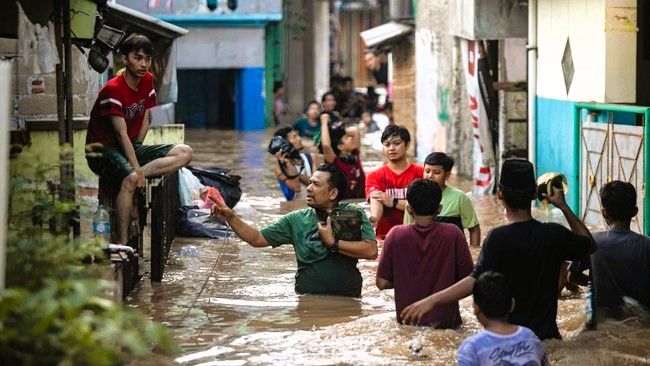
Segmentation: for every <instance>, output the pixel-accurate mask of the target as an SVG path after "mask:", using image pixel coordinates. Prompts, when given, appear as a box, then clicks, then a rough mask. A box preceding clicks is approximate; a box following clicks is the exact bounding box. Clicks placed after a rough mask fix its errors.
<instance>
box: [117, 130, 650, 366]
mask: <svg viewBox="0 0 650 366" xmlns="http://www.w3.org/2000/svg"><path fill="white" fill-rule="evenodd" d="M269 136H270V131H264V132H244V133H241V132H233V131H216V130H200V131H198V130H190V131H187V132H186V142H187V143H188V144H189V145H191V146H192V147H193V149H194V164H197V165H205V166H220V167H225V168H229V169H232V173H233V174H238V175H241V176H242V189H243V191H244V195H243V197H242V200H241V202H240V204H239V205H238V207H237V209H236V211H237V212H239V213H240V216H242V217H243V218H244V219H245V220H247V221H248V222H249V223H251V224H252V225H254V226H256V227H258V228H261V227H262V226H264V225H266V224H268V223H270V222H272V221H274V220H275V219H277V218H278V217H280V216H281V215H282V213H285V212H288V211H290V210H292V209H295V208H301V207H304V202H298V203H293V202H292V203H291V204H288V203H287V202H282V201H283V198H282V193H281V192H280V191H279V188H278V184H277V180H276V179H275V176H274V174H273V172H272V166H273V164H274V161H273V159H272V157H271V156H270V155H268V154H267V153H266V146H267V143H268V139H269ZM364 150H365V152H364V154H365V155H364V168H365V169H366V172H368V171H371V170H372V169H374V168H375V167H377V166H378V165H379V164H381V155H380V153H379V152H378V151H376V150H373V149H371V148H369V147H367V146H366V147H365V149H364ZM452 179H453V181H452V184H454V185H456V186H458V187H460V188H462V189H463V190H465V191H468V190H470V182H468V181H466V180H462V179H458V178H455V177H454V178H452ZM472 200H473V201H474V204H475V207H476V209H477V214H478V216H479V221H480V224H481V228H482V235H483V237H484V236H485V234H486V233H487V231H488V230H489V229H490V228H492V227H494V226H496V225H501V224H503V223H505V218H504V215H503V207H502V206H501V204H500V203H499V202H498V201H497V200H496V199H495V198H494V197H493V196H486V197H472ZM535 215H536V216H537V217H538V218H539V219H540V220H543V221H544V220H550V219H552V220H557V219H558V218H557V215H554V214H553V213H551V214H550V215H548V214H547V212H546V211H539V212H536V214H535ZM189 244H192V245H196V246H197V247H198V250H199V258H200V266H199V270H198V271H195V272H190V271H189V269H187V268H186V267H185V266H184V264H183V263H182V262H181V261H180V257H179V249H180V247H182V246H183V245H189ZM471 252H472V256H473V258H474V259H476V258H477V257H478V249H471ZM358 267H359V270H360V271H361V273H362V276H363V281H364V282H363V290H362V297H361V298H360V299H353V298H342V297H334V296H315V295H302V296H298V295H296V294H295V292H294V290H293V285H294V274H295V271H296V262H295V256H294V253H293V249H292V247H291V246H290V245H284V246H281V247H279V248H276V249H270V248H268V249H255V248H252V247H250V246H249V245H247V244H246V243H243V242H241V241H240V240H238V239H235V238H230V239H222V240H206V239H196V238H177V240H176V241H175V243H174V247H173V248H172V253H171V254H170V260H169V263H168V265H167V269H166V273H165V276H164V278H163V281H162V282H161V283H154V284H151V283H150V281H149V280H148V279H147V278H145V279H143V280H142V281H141V283H140V285H139V287H138V288H137V289H136V291H135V292H134V293H133V294H132V296H131V297H130V298H129V299H128V305H129V306H131V307H136V308H139V309H140V310H142V311H143V312H144V313H146V314H148V315H149V316H151V317H152V318H153V319H154V320H156V321H159V322H162V323H163V324H165V325H166V326H167V327H168V328H169V329H170V331H171V332H172V334H173V335H174V337H175V338H176V339H177V341H178V343H179V344H180V345H181V347H182V348H183V353H182V355H180V357H179V358H177V359H176V361H177V362H179V363H181V364H190V365H248V364H300V365H304V364H308V365H330V364H363V365H396V364H427V365H451V364H455V363H456V350H457V348H458V346H459V345H460V343H461V342H462V340H463V339H464V338H466V337H468V336H470V335H472V334H474V333H475V332H477V331H478V330H480V329H481V326H480V324H478V322H477V321H476V318H475V317H474V315H473V313H472V306H471V297H469V298H466V299H464V300H462V301H461V302H460V307H461V316H462V318H463V322H464V323H463V325H462V326H461V327H460V329H458V330H435V329H427V328H423V327H413V326H403V325H399V324H398V323H397V322H396V321H395V306H394V302H393V292H392V290H390V291H379V290H378V289H377V288H376V287H375V285H374V277H375V270H376V267H377V262H376V261H366V260H360V261H359V264H358ZM583 297H584V293H580V294H572V293H570V292H566V290H565V292H564V293H563V294H562V296H561V298H560V300H559V309H558V318H557V321H558V325H559V328H560V332H561V333H562V337H563V338H564V340H563V341H546V342H544V346H545V348H546V350H547V352H548V355H549V359H550V361H551V363H552V364H557V365H647V364H650V317H648V316H647V315H643V314H641V315H639V316H634V317H631V318H629V319H627V320H625V321H613V320H608V321H605V322H603V323H601V324H600V326H599V328H598V330H596V331H585V330H583V328H584V322H585V319H586V316H585V315H584V302H583Z"/></svg>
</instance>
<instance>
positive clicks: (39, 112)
mask: <svg viewBox="0 0 650 366" xmlns="http://www.w3.org/2000/svg"><path fill="white" fill-rule="evenodd" d="M61 53H62V52H59V54H60V56H61ZM16 54H17V40H15V39H7V38H0V55H3V56H8V57H11V58H12V60H13V78H12V94H11V102H10V105H11V106H13V105H14V102H15V101H16V98H15V97H16V95H17V96H18V98H17V114H16V113H14V110H13V109H12V117H14V116H16V115H17V117H18V126H16V125H15V123H14V124H13V125H12V126H11V127H12V128H16V127H22V126H24V120H25V119H30V120H32V119H50V120H51V119H56V118H57V112H56V75H55V73H49V74H44V75H43V78H44V81H45V89H44V91H43V92H42V93H38V94H31V95H30V94H28V86H27V81H28V77H29V74H28V73H29V70H28V69H27V67H26V66H25V63H24V62H23V59H22V57H20V56H18V57H16ZM86 57H87V56H86V55H83V54H82V53H81V52H80V51H79V49H77V48H76V47H73V48H72V60H73V65H72V89H73V93H74V94H73V97H72V104H73V112H74V116H75V117H79V116H87V115H89V114H90V110H91V109H92V106H93V103H94V102H95V99H96V98H97V91H98V90H99V74H97V73H96V72H95V71H94V70H92V69H90V66H89V65H88V62H87V61H86ZM12 119H13V118H12Z"/></svg>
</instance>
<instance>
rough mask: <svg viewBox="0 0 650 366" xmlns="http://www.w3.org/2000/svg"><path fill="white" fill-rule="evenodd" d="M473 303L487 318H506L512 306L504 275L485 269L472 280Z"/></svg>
mask: <svg viewBox="0 0 650 366" xmlns="http://www.w3.org/2000/svg"><path fill="white" fill-rule="evenodd" d="M472 295H473V296H474V303H475V304H476V305H477V306H478V307H479V308H480V309H481V313H483V315H485V317H486V318H488V319H507V318H508V314H510V308H511V307H512V296H511V294H510V288H509V287H508V282H507V281H506V277H505V276H504V275H502V274H501V273H498V272H492V271H487V272H484V273H483V274H481V275H480V276H479V278H478V279H476V281H474V287H473V288H472Z"/></svg>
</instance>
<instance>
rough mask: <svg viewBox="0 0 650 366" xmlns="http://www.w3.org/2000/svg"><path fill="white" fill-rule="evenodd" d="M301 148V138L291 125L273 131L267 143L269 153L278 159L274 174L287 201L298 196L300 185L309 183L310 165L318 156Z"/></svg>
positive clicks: (315, 161)
mask: <svg viewBox="0 0 650 366" xmlns="http://www.w3.org/2000/svg"><path fill="white" fill-rule="evenodd" d="M303 148H304V147H303V145H302V138H301V137H300V135H298V131H296V130H295V129H294V128H293V127H282V128H280V129H278V130H277V131H275V133H274V134H273V138H272V139H271V142H270V144H269V153H270V154H272V155H274V156H275V158H276V159H277V161H278V165H277V166H276V167H275V168H274V171H275V176H276V177H278V182H279V183H280V190H282V193H283V194H284V197H285V198H286V199H287V201H291V200H294V199H296V198H298V197H297V195H296V194H298V193H300V191H301V186H303V185H305V186H307V185H308V184H309V177H311V174H312V169H313V168H312V167H313V166H314V165H315V164H317V163H318V157H317V156H316V155H315V154H312V153H304V152H302V150H303Z"/></svg>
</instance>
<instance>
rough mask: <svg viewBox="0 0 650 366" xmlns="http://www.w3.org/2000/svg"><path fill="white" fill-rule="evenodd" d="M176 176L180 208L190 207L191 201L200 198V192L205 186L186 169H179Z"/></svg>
mask: <svg viewBox="0 0 650 366" xmlns="http://www.w3.org/2000/svg"><path fill="white" fill-rule="evenodd" d="M178 174H179V179H178V191H179V193H180V196H181V206H192V201H194V200H198V199H200V198H201V190H202V189H204V188H205V186H204V185H203V184H201V181H200V180H199V178H197V177H196V176H194V174H192V172H191V171H189V170H188V169H187V168H181V169H180V170H179V171H178Z"/></svg>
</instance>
